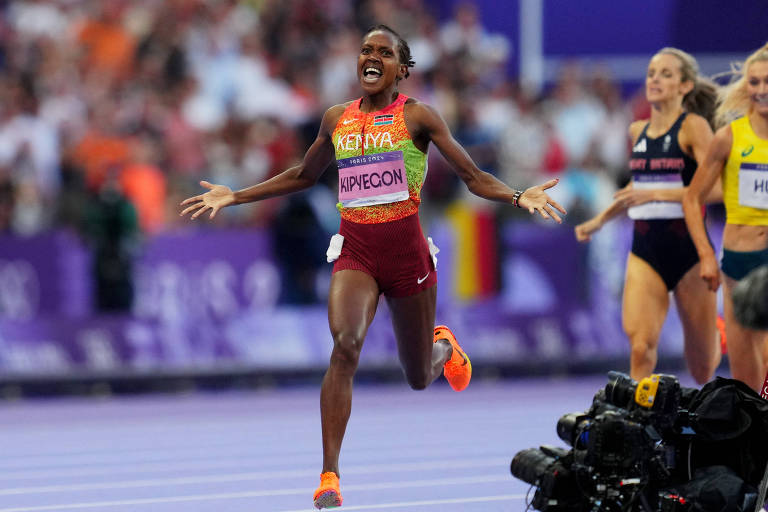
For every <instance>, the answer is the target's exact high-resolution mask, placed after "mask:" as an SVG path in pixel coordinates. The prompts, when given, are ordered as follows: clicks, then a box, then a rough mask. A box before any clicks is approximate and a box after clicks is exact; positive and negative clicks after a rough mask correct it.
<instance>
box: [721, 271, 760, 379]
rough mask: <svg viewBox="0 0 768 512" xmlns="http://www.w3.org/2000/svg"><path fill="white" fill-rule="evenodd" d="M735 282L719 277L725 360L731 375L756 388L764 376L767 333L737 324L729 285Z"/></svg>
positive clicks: (732, 285)
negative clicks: (726, 353) (721, 286)
mask: <svg viewBox="0 0 768 512" xmlns="http://www.w3.org/2000/svg"><path fill="white" fill-rule="evenodd" d="M734 286H736V281H734V280H733V279H731V278H729V277H725V278H724V279H723V312H724V315H723V316H724V317H725V335H726V337H727V338H728V362H729V363H730V367H731V376H732V377H733V378H734V379H738V380H740V381H742V382H744V383H746V384H747V385H748V386H749V387H751V388H752V389H754V390H756V391H758V392H759V391H760V388H761V387H762V385H763V379H764V378H765V371H766V362H765V360H764V359H763V353H764V349H765V345H766V343H768V335H766V333H765V331H755V330H753V329H747V328H745V327H742V326H741V324H739V322H738V320H736V317H735V316H734V312H733V298H732V297H733V295H732V294H733V287H734Z"/></svg>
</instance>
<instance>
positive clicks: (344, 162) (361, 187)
mask: <svg viewBox="0 0 768 512" xmlns="http://www.w3.org/2000/svg"><path fill="white" fill-rule="evenodd" d="M338 166H339V202H340V203H341V204H342V206H345V207H354V206H372V205H374V204H386V203H394V202H396V201H405V200H406V199H408V197H409V196H408V177H407V176H406V174H405V163H404V162H403V152H402V151H389V152H387V153H375V154H373V155H362V156H354V157H351V158H342V159H341V160H338Z"/></svg>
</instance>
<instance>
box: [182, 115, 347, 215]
mask: <svg viewBox="0 0 768 512" xmlns="http://www.w3.org/2000/svg"><path fill="white" fill-rule="evenodd" d="M343 110H344V109H343V107H342V106H341V105H336V106H335V107H331V108H330V109H328V111H326V113H325V115H324V116H323V121H322V123H321V124H320V130H319V132H318V135H317V138H316V139H315V141H314V142H313V143H312V145H311V146H310V147H309V149H308V150H307V152H306V154H305V155H304V160H303V161H302V162H301V163H300V164H299V165H296V166H294V167H291V168H289V169H287V170H285V171H283V172H281V173H280V174H278V175H277V176H274V177H272V178H270V179H268V180H267V181H264V182H262V183H259V184H257V185H253V186H251V187H248V188H244V189H241V190H237V191H234V192H233V191H232V190H231V189H230V188H229V187H226V186H224V185H213V184H211V183H208V182H207V181H201V182H200V185H202V186H203V187H205V188H207V189H208V192H205V193H203V194H200V195H197V196H193V197H190V198H188V199H185V200H184V201H182V202H181V205H182V206H187V205H188V206H187V207H186V208H185V209H184V210H183V211H182V212H181V214H180V215H182V216H184V215H186V214H188V213H191V212H194V213H192V216H191V218H192V219H195V218H197V217H199V216H200V215H202V214H203V213H205V212H206V211H208V210H210V211H211V214H210V218H211V219H212V218H214V217H215V216H216V213H217V212H218V211H219V210H220V209H222V208H224V207H225V206H231V205H235V204H242V203H251V202H254V201H261V200H262V199H268V198H270V197H276V196H282V195H286V194H291V193H293V192H299V191H301V190H304V189H306V188H309V187H311V186H312V185H314V184H315V183H317V180H318V179H320V176H322V174H323V172H325V170H326V169H327V168H328V166H329V165H330V164H331V162H332V161H333V159H334V149H333V143H332V142H331V133H332V132H333V128H334V127H335V126H336V123H337V122H338V120H339V117H340V116H341V114H342V112H343Z"/></svg>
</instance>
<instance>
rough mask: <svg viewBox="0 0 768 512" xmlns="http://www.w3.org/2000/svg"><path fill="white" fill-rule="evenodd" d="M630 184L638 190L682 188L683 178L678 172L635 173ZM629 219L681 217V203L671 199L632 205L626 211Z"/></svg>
mask: <svg viewBox="0 0 768 512" xmlns="http://www.w3.org/2000/svg"><path fill="white" fill-rule="evenodd" d="M632 182H633V183H632V186H633V187H634V188H636V189H638V190H649V189H652V190H659V189H666V188H683V178H682V177H681V176H680V174H679V173H669V174H645V173H635V175H634V176H633V178H632ZM627 215H629V218H630V219H636V220H647V219H682V218H683V205H682V204H681V203H677V202H673V201H650V202H647V203H644V204H641V205H639V206H632V207H630V208H629V211H628V212H627Z"/></svg>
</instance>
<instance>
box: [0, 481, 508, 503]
mask: <svg viewBox="0 0 768 512" xmlns="http://www.w3.org/2000/svg"><path fill="white" fill-rule="evenodd" d="M510 478H511V477H509V476H507V475H499V474H497V473H494V474H491V475H481V476H473V477H463V478H439V479H431V480H408V481H405V482H383V483H377V484H362V485H346V486H344V489H345V490H347V491H373V490H380V489H404V488H414V487H439V486H447V485H471V484H481V483H492V482H501V481H505V482H506V481H508V480H510ZM313 490H314V489H309V488H305V487H301V488H293V489H275V490H272V491H249V492H232V493H215V494H190V495H185V496H166V497H162V498H142V499H134V500H113V501H86V502H82V503H61V504H55V505H42V506H33V507H13V508H2V509H0V512H41V511H43V510H72V509H78V508H100V507H122V506H133V505H150V504H158V503H183V502H195V501H212V500H231V499H239V498H259V497H265V496H289V495H299V494H306V495H307V496H311V495H312V491H313Z"/></svg>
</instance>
